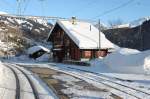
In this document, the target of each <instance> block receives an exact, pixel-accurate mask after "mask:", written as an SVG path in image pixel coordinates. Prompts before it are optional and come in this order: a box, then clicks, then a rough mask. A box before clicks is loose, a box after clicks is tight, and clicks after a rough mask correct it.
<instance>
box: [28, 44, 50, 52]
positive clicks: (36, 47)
mask: <svg viewBox="0 0 150 99" xmlns="http://www.w3.org/2000/svg"><path fill="white" fill-rule="evenodd" d="M40 50H43V51H45V52H48V53H49V52H50V50H49V49H47V48H45V47H43V46H40V45H39V46H33V47H30V48H29V49H28V51H27V53H28V54H33V53H35V52H37V51H40Z"/></svg>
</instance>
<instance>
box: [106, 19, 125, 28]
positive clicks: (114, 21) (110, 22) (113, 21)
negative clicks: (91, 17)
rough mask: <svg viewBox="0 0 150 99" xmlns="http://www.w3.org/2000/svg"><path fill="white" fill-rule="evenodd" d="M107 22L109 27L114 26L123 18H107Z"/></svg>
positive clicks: (120, 22) (119, 23)
mask: <svg viewBox="0 0 150 99" xmlns="http://www.w3.org/2000/svg"><path fill="white" fill-rule="evenodd" d="M108 23H109V25H110V27H114V26H117V25H121V24H123V20H122V19H120V18H118V19H115V20H109V21H108Z"/></svg>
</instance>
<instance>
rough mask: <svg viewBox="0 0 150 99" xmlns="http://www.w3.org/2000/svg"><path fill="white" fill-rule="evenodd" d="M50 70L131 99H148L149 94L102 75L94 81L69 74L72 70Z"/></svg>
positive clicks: (91, 77) (91, 78)
mask: <svg viewBox="0 0 150 99" xmlns="http://www.w3.org/2000/svg"><path fill="white" fill-rule="evenodd" d="M50 69H54V70H57V71H60V72H64V73H66V74H68V75H71V76H74V77H77V78H80V79H83V80H85V81H86V79H88V80H91V81H94V82H97V83H100V84H103V85H105V86H107V87H109V88H112V89H115V90H117V91H120V92H122V93H125V94H127V95H129V96H132V97H134V98H136V99H150V93H147V92H145V91H142V90H139V89H136V88H133V87H130V86H127V85H125V84H121V83H118V82H115V81H114V80H112V79H110V78H111V77H108V76H106V75H103V74H99V77H96V79H95V77H94V76H89V75H88V76H87V75H83V74H80V73H75V72H70V70H71V71H72V70H75V69H73V68H68V70H67V71H65V70H63V69H60V68H59V69H56V68H53V67H50ZM64 69H66V68H64ZM80 71H82V70H80ZM82 73H85V72H83V71H82ZM85 78H86V79H85ZM113 79H114V78H113ZM120 88H121V89H120ZM135 93H136V94H135ZM141 94H142V95H141ZM143 96H144V97H143ZM145 97H146V98H145Z"/></svg>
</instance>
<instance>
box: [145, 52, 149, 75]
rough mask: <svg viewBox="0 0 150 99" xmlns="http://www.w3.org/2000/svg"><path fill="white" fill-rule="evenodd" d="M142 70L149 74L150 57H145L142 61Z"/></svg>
mask: <svg viewBox="0 0 150 99" xmlns="http://www.w3.org/2000/svg"><path fill="white" fill-rule="evenodd" d="M144 70H145V71H146V72H147V73H150V55H149V56H148V57H146V58H145V60H144Z"/></svg>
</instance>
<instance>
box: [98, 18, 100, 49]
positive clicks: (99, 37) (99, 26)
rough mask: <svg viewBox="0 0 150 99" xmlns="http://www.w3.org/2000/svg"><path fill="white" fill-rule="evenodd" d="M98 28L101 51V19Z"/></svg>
mask: <svg viewBox="0 0 150 99" xmlns="http://www.w3.org/2000/svg"><path fill="white" fill-rule="evenodd" d="M98 30H99V51H100V49H101V21H100V19H99V20H98Z"/></svg>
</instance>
